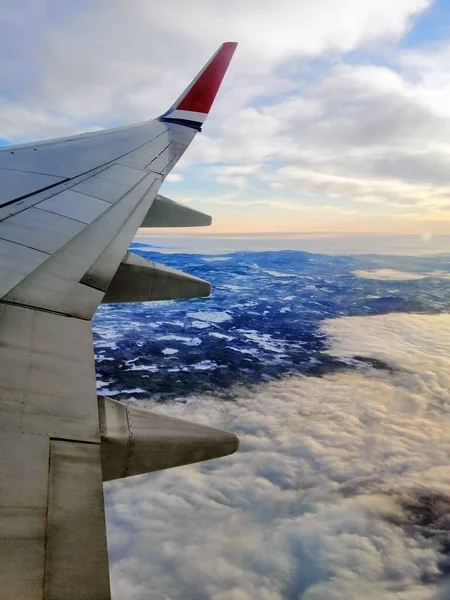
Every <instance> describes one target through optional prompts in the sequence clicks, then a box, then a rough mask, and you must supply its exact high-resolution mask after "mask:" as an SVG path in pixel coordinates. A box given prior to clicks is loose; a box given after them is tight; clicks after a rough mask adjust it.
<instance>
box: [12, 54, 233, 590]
mask: <svg viewBox="0 0 450 600" xmlns="http://www.w3.org/2000/svg"><path fill="white" fill-rule="evenodd" d="M235 47H236V44H232V43H226V44H223V45H222V46H221V47H220V49H219V50H218V51H217V53H216V54H215V55H214V57H213V58H212V59H211V61H210V62H209V63H208V64H207V65H206V67H205V68H204V69H203V70H202V71H201V72H200V74H199V75H198V76H197V77H196V79H195V80H194V81H193V83H192V84H191V85H190V86H189V87H188V89H187V90H186V92H185V93H184V94H183V95H182V96H181V97H180V99H179V100H178V101H177V103H175V105H174V106H173V107H172V108H171V109H170V110H169V111H168V112H167V113H165V114H164V115H163V116H162V117H160V118H159V119H156V120H154V121H148V122H144V123H139V124H136V125H132V126H129V127H122V128H118V129H112V130H108V131H100V132H95V133H88V134H84V135H80V136H75V137H71V138H62V139H57V140H50V141H45V142H38V143H34V144H26V145H22V146H9V147H6V148H4V149H3V150H1V151H0V411H1V412H0V427H1V436H0V445H1V447H0V520H1V536H2V540H1V544H0V599H2V600H3V599H7V600H22V599H23V600H35V599H36V600H37V599H39V600H42V599H45V600H60V599H61V600H62V599H64V600H72V599H74V600H75V599H76V600H83V599H99V600H100V599H102V600H103V599H107V598H109V597H110V590H109V574H108V557H107V548H106V534H105V520H104V506H103V490H102V482H103V481H104V480H106V479H113V478H116V477H124V476H128V475H135V474H138V473H143V472H148V471H152V470H157V469H161V468H167V467H170V466H175V465H179V464H186V463H188V462H195V461H198V460H204V459H208V458H213V457H217V456H223V455H225V454H229V453H231V452H233V451H235V450H236V448H237V444H238V441H237V438H236V436H234V434H229V433H227V432H222V431H219V430H215V429H211V428H205V427H202V426H198V425H193V424H189V425H186V424H185V423H183V422H182V421H178V420H176V419H168V418H166V417H163V416H162V415H154V414H152V413H149V412H147V411H143V410H142V409H140V410H137V409H132V408H131V407H128V408H127V407H124V405H122V404H120V403H117V402H113V401H111V400H109V399H105V398H101V399H100V400H98V399H97V395H96V382H95V368H94V354H93V345H92V330H91V319H92V316H93V314H94V312H95V310H96V308H97V306H98V305H99V303H100V302H102V301H107V302H124V301H127V302H129V301H144V300H155V299H168V298H177V297H193V296H199V295H208V294H209V291H210V285H209V284H208V282H205V281H203V280H201V279H198V278H195V277H192V276H190V275H187V274H185V273H180V272H179V271H175V270H174V269H168V268H166V267H164V266H162V265H157V264H156V263H151V262H149V261H146V260H145V259H143V258H141V257H137V256H134V255H132V254H130V253H129V252H128V246H129V244H130V242H131V241H132V239H133V237H134V235H135V233H136V231H137V229H138V228H139V226H140V225H141V224H145V226H146V227H151V226H158V227H161V226H186V225H187V226H189V225H207V224H209V223H210V218H209V217H208V216H207V215H203V214H201V213H199V212H197V211H194V210H190V209H188V208H186V207H184V206H182V205H179V204H177V203H175V202H173V201H171V200H169V199H167V198H164V197H163V196H159V195H158V191H159V188H160V186H161V184H162V182H163V181H164V178H165V176H166V175H167V174H168V173H169V172H170V170H171V169H172V168H173V166H174V165H175V164H176V162H177V161H178V160H179V158H180V157H181V155H182V154H183V152H184V151H185V149H186V148H187V146H188V145H189V144H190V142H191V141H192V139H193V137H194V136H195V134H196V133H197V131H199V130H200V129H201V124H202V123H203V121H204V119H205V117H206V115H207V113H208V112H209V109H210V107H211V104H212V102H213V100H214V97H215V95H216V93H217V91H218V88H219V86H220V83H221V81H222V78H223V76H224V74H225V71H226V69H227V67H228V64H229V62H230V60H231V57H232V55H233V53H234V50H235Z"/></svg>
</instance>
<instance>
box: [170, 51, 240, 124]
mask: <svg viewBox="0 0 450 600" xmlns="http://www.w3.org/2000/svg"><path fill="white" fill-rule="evenodd" d="M236 47H237V42H224V43H223V44H222V45H221V46H220V47H219V49H218V50H217V51H216V52H215V54H214V55H213V56H212V57H211V59H210V60H209V61H208V62H207V63H206V65H205V66H204V67H203V69H202V70H201V71H200V73H199V74H198V75H197V77H195V79H194V80H193V81H192V83H191V84H190V85H189V86H188V87H187V88H186V90H185V91H184V92H183V94H181V96H180V97H179V98H178V100H177V101H176V102H175V104H174V105H173V106H172V107H171V108H170V109H169V110H168V111H167V112H166V113H165V114H164V115H162V116H161V117H160V119H161V120H163V121H169V122H170V121H173V122H177V123H182V124H186V125H188V126H190V127H194V128H196V129H200V128H201V125H202V124H203V122H204V121H205V119H206V117H207V115H208V113H209V111H210V109H211V106H212V104H213V102H214V99H215V97H216V95H217V92H218V91H219V88H220V85H221V83H222V80H223V78H224V77H225V73H226V72H227V69H228V66H229V64H230V62H231V59H232V58H233V55H234V52H235V50H236Z"/></svg>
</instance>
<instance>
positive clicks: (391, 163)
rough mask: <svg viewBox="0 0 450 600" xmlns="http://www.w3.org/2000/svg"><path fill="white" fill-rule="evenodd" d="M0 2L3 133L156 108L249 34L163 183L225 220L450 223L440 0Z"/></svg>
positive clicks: (342, 228) (224, 225)
mask: <svg viewBox="0 0 450 600" xmlns="http://www.w3.org/2000/svg"><path fill="white" fill-rule="evenodd" d="M3 4H4V6H2V10H1V11H0V33H1V35H0V140H1V142H2V143H4V144H7V143H19V142H21V141H30V140H32V139H36V138H48V137H55V136H61V135H67V134H76V133H81V132H84V131H88V130H95V129H99V128H107V127H111V126H117V125H123V124H127V123H132V122H134V121H139V120H143V119H147V118H152V117H155V116H158V115H159V114H161V113H163V112H164V111H165V110H166V109H167V108H168V107H169V106H170V105H171V103H172V102H173V100H174V99H176V98H177V97H178V95H179V93H180V92H181V91H182V89H184V87H185V86H186V85H187V84H188V83H189V81H190V80H191V78H192V77H193V76H195V74H196V73H197V71H198V70H199V69H200V68H201V66H202V65H203V64H204V63H205V62H206V61H207V60H208V59H209V57H210V56H211V55H212V54H213V52H214V51H215V50H216V48H217V47H218V46H219V44H220V43H221V42H223V41H237V42H238V43H239V47H238V50H237V52H236V54H235V58H234V59H233V62H232V64H231V67H230V69H229V72H228V74H227V76H226V80H225V82H224V85H223V89H221V91H220V94H219V96H218V97H217V100H216V103H215V105H214V107H213V110H212V113H211V115H210V117H209V119H208V121H207V123H206V125H205V127H204V132H203V133H201V134H199V135H197V137H196V139H195V140H194V142H193V144H192V145H191V147H190V148H189V150H188V151H187V153H186V155H185V156H184V157H183V158H182V160H181V161H180V163H179V164H178V166H177V167H176V169H175V170H174V171H173V172H172V174H171V175H170V176H169V177H168V179H167V181H166V183H165V184H164V186H163V188H162V190H161V191H162V193H163V194H165V195H167V196H169V197H171V198H173V199H174V200H177V201H180V202H185V203H188V204H189V205H190V206H193V207H195V208H197V209H199V210H202V211H204V212H207V213H209V214H212V215H213V217H214V222H213V226H212V227H211V228H210V231H211V232H213V233H214V232H216V233H221V232H222V233H223V232H233V233H247V232H269V231H279V232H286V231H301V232H308V231H326V232H384V233H391V234H392V233H415V234H422V235H425V236H429V235H433V234H448V233H450V184H449V181H448V171H449V170H448V158H449V156H450V68H449V67H450V26H449V25H448V23H449V22H450V19H449V17H450V6H448V3H446V2H445V0H436V1H435V2H432V1H431V0H396V1H395V2H393V1H392V0H365V1H364V2H361V1H360V0H301V1H299V0H277V1H276V2H275V0H258V1H256V0H246V1H245V2H242V1H240V0H229V1H228V2H227V3H226V4H224V3H223V2H221V1H220V0H189V10H186V3H185V2H184V1H182V0H154V1H153V2H151V3H150V2H147V1H145V0H134V1H133V2H125V1H124V0H108V1H106V0H92V1H89V2H87V1H86V0H82V1H80V2H64V3H62V2H57V1H56V0H48V1H44V0H33V1H31V0H23V1H22V2H20V3H7V2H3ZM18 40H20V43H18ZM194 233H195V232H194Z"/></svg>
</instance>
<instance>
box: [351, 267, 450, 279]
mask: <svg viewBox="0 0 450 600" xmlns="http://www.w3.org/2000/svg"><path fill="white" fill-rule="evenodd" d="M352 273H353V274H354V275H356V276H357V277H363V278H364V279H379V280H385V281H414V280H417V279H424V278H425V277H432V278H437V279H449V278H450V275H449V274H448V273H444V272H443V271H431V272H429V273H409V272H408V271H396V270H395V269H374V270H373V271H365V270H364V269H357V270H356V271H352Z"/></svg>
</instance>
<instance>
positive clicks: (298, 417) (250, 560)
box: [106, 314, 450, 600]
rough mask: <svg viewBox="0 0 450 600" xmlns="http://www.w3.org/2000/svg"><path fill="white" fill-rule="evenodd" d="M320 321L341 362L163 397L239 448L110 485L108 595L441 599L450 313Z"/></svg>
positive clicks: (449, 489)
mask: <svg viewBox="0 0 450 600" xmlns="http://www.w3.org/2000/svg"><path fill="white" fill-rule="evenodd" d="M324 330H325V332H326V333H327V334H328V335H329V336H330V340H331V342H330V352H331V353H333V354H337V355H339V356H341V357H343V358H344V359H346V360H348V364H349V368H348V371H346V372H340V373H334V374H330V375H326V376H324V377H322V378H315V377H299V376H296V377H292V378H286V379H284V380H281V381H278V382H271V383H268V384H266V385H261V386H260V387H259V388H257V389H255V388H252V389H241V390H240V391H239V394H238V396H237V399H236V401H232V402H231V401H230V402H224V401H223V400H220V401H219V400H218V399H215V398H214V397H212V396H203V397H192V398H191V400H190V401H189V402H187V403H186V404H179V403H173V404H170V405H168V406H165V407H164V412H167V413H170V414H173V415H178V416H181V417H185V418H190V419H192V420H196V421H198V422H203V423H209V424H212V425H216V426H220V427H225V428H229V429H233V430H235V431H237V432H238V433H239V435H240V437H241V449H240V450H239V452H238V453H237V454H236V455H234V456H232V457H229V458H226V459H222V460H218V461H213V462H211V463H208V464H204V465H200V466H193V467H187V468H179V469H174V470H172V471H168V472H164V473H160V474H154V475H152V476H143V477H139V478H134V479H130V480H128V481H124V480H122V481H117V482H114V483H111V484H108V485H107V486H106V498H107V507H108V509H107V519H108V536H109V537H108V540H109V549H110V557H111V563H112V564H111V567H112V571H111V576H112V587H113V597H114V598H115V600H119V599H120V600H122V599H125V598H126V599H129V600H141V599H144V598H145V599H147V598H149V597H151V598H155V599H161V600H162V599H169V598H170V599H178V598H183V599H191V598H192V599H195V600H202V599H205V600H206V599H210V598H211V599H214V600H253V599H255V598H258V599H261V600H278V599H294V598H304V599H305V600H318V599H325V598H326V599H332V600H338V599H339V600H341V599H342V600H343V599H346V600H348V599H353V598H354V599H356V598H373V599H375V598H377V599H379V598H381V599H391V598H392V599H394V598H395V599H396V600H398V599H401V600H406V599H408V600H411V599H412V600H419V599H425V598H439V599H440V600H441V599H443V598H446V597H448V593H449V591H448V589H447V590H446V585H448V583H447V582H446V579H445V576H446V573H448V572H449V570H450V568H449V567H450V563H449V560H448V557H447V555H446V552H448V550H449V541H448V531H449V529H450V466H449V454H450V416H449V409H448V390H449V389H450V341H449V340H450V315H438V316H422V315H404V314H390V315H384V316H376V317H361V318H360V317H354V318H343V319H337V320H329V321H326V322H325V324H324ZM355 357H356V358H355ZM145 404H146V406H149V407H153V406H152V403H151V402H147V403H145Z"/></svg>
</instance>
